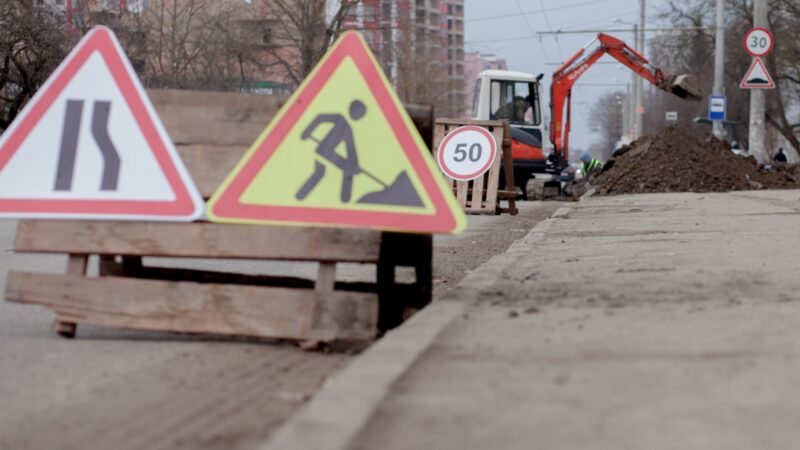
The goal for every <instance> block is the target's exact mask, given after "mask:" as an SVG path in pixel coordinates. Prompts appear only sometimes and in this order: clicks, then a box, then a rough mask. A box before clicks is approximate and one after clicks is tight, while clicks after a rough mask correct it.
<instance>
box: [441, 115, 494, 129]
mask: <svg viewBox="0 0 800 450" xmlns="http://www.w3.org/2000/svg"><path fill="white" fill-rule="evenodd" d="M436 124H437V125H439V124H442V125H452V126H453V128H456V127H463V126H464V125H477V126H479V127H502V126H503V121H502V120H471V119H447V118H442V117H439V118H437V119H436Z"/></svg>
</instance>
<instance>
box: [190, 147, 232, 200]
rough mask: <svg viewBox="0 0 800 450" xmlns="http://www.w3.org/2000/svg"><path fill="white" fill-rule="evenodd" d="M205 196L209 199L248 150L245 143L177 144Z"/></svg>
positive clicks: (201, 192) (201, 193) (198, 187)
mask: <svg viewBox="0 0 800 450" xmlns="http://www.w3.org/2000/svg"><path fill="white" fill-rule="evenodd" d="M176 149H177V150H178V153H179V154H180V155H181V159H182V160H183V162H184V164H185V165H186V168H187V169H188V170H189V173H191V174H192V179H193V180H194V182H195V184H196V185H197V189H198V190H199V191H200V195H202V196H203V198H205V199H208V198H210V197H211V195H212V194H213V193H214V191H216V190H217V187H219V185H221V184H222V182H223V181H224V180H225V178H226V177H227V176H228V174H229V173H230V172H231V171H232V170H233V168H234V166H236V163H238V162H239V160H240V159H242V156H244V153H245V152H246V151H247V146H244V145H213V144H192V145H178V146H176Z"/></svg>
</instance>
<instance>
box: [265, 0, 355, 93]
mask: <svg viewBox="0 0 800 450" xmlns="http://www.w3.org/2000/svg"><path fill="white" fill-rule="evenodd" d="M359 1H360V0H337V1H331V2H324V1H320V0H255V6H256V8H254V13H253V14H252V15H251V17H250V18H249V20H250V26H251V27H252V28H254V29H255V30H257V31H258V32H259V33H260V36H261V40H262V42H263V43H264V44H266V46H265V47H264V48H263V55H262V57H261V58H260V65H261V67H262V68H263V69H267V70H271V71H272V72H273V73H276V75H277V76H278V78H284V79H286V80H288V81H291V83H292V84H294V85H295V86H296V85H299V84H300V83H301V82H302V81H303V79H304V78H305V77H306V75H308V74H309V73H311V70H312V69H313V68H314V66H316V64H317V62H318V61H319V60H320V59H321V58H322V56H323V55H324V54H325V53H326V52H327V51H328V48H329V47H330V46H331V44H332V43H333V42H334V41H335V40H336V39H337V38H338V37H339V35H340V34H341V33H342V30H343V26H344V23H345V21H346V20H347V19H348V17H349V16H350V14H352V13H353V11H354V10H355V7H356V6H357V4H358V3H359Z"/></svg>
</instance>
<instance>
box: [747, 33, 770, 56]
mask: <svg viewBox="0 0 800 450" xmlns="http://www.w3.org/2000/svg"><path fill="white" fill-rule="evenodd" d="M774 44H775V40H774V39H773V38H772V33H770V32H769V30H767V29H766V28H762V27H757V28H751V29H750V31H748V32H747V34H745V35H744V49H745V50H747V53H749V54H750V56H755V57H761V56H767V55H769V52H771V51H772V46H773V45H774Z"/></svg>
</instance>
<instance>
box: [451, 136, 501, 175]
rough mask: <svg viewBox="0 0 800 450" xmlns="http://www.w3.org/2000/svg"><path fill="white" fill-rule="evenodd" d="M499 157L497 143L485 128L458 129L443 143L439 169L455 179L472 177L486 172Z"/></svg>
mask: <svg viewBox="0 0 800 450" xmlns="http://www.w3.org/2000/svg"><path fill="white" fill-rule="evenodd" d="M496 157H497V142H495V140H494V136H492V134H491V133H489V132H488V131H487V130H486V129H485V128H481V127H478V126H474V125H467V126H464V127H460V128H456V129H455V130H453V131H451V132H450V134H448V135H447V137H445V138H444V140H443V141H442V143H441V144H440V145H439V150H438V153H437V155H436V161H437V162H438V163H439V168H441V169H442V172H444V173H445V175H447V176H448V177H450V178H452V179H454V180H462V181H466V180H472V179H475V178H478V177H479V176H481V175H483V174H484V173H485V172H486V171H487V170H489V168H490V167H491V166H492V163H493V162H494V160H495V158H496Z"/></svg>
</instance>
